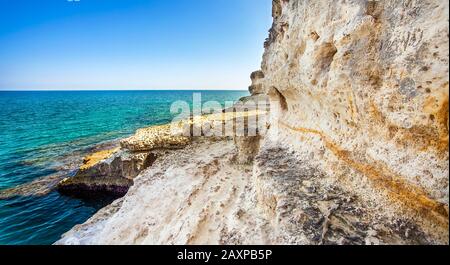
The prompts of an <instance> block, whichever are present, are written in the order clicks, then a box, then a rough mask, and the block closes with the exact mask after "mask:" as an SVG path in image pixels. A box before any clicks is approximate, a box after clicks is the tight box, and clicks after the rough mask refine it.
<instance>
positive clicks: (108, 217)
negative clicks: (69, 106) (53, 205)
mask: <svg viewBox="0 0 450 265" xmlns="http://www.w3.org/2000/svg"><path fill="white" fill-rule="evenodd" d="M273 18H274V22H273V26H272V28H271V29H270V34H269V37H268V39H267V41H266V42H265V53H264V56H263V62H262V65H261V69H260V70H258V71H256V72H254V73H253V74H252V75H251V79H252V84H251V86H250V88H249V90H250V92H251V93H252V94H253V97H251V98H253V99H258V98H266V97H269V99H270V112H269V118H268V119H267V124H264V128H267V130H265V129H264V133H262V135H256V136H252V137H248V136H235V137H233V140H231V139H230V138H229V137H223V138H208V137H203V136H204V135H205V134H202V137H197V138H195V139H190V140H191V141H189V143H188V145H187V147H185V148H184V149H180V150H165V151H162V152H161V153H160V155H158V159H157V160H156V161H155V163H154V164H153V165H152V166H151V167H149V168H147V169H145V170H144V171H143V172H142V173H141V174H139V175H138V176H137V177H136V178H135V181H134V184H133V186H132V187H131V188H130V190H129V191H128V193H127V194H126V195H125V197H123V198H122V199H120V200H118V201H116V202H114V203H113V204H112V205H110V206H108V207H106V208H104V209H102V210H101V211H100V212H99V213H97V214H96V215H94V216H93V217H92V218H91V219H90V220H89V221H87V222H86V223H85V224H82V225H80V226H77V227H75V228H73V229H72V230H71V231H69V232H68V233H67V234H66V235H64V236H63V238H62V239H61V240H60V241H58V242H57V243H58V244H111V243H113V244H205V243H207V244H448V236H449V233H448V214H449V208H448V202H449V194H448V193H449V190H448V189H449V187H448V180H449V177H448V173H449V172H448V170H449V164H448V159H449V153H448V126H449V123H448V49H449V43H448V31H449V29H448V3H447V2H446V1H437V0H426V1H415V0H408V1H394V0H393V1H365V0H353V1H352V0H340V1H339V0H338V1H328V0H314V1H312V0H310V1H307V0H304V1H300V0H274V1H273ZM251 98H247V99H245V100H250V99H251ZM265 114H266V113H265V112H264V115H265ZM206 120H207V119H206ZM219 121H220V122H219V123H218V124H220V125H221V124H222V120H219ZM193 126H196V125H195V124H194V125H193ZM213 129H214V130H216V129H219V130H220V131H221V130H222V127H218V128H213ZM260 129H261V128H260ZM150 131H153V130H150ZM261 132H262V131H261ZM141 134H142V133H141ZM150 135H153V134H150ZM169 138H170V137H169ZM131 139H132V140H133V141H130V142H129V144H130V146H135V147H138V148H137V149H138V150H141V151H143V150H147V149H146V148H144V149H142V148H141V146H147V145H148V144H150V145H153V143H156V142H155V140H154V137H149V136H148V135H147V134H142V137H137V136H136V137H132V138H131ZM167 141H168V142H166V140H163V141H157V142H158V145H162V146H166V145H169V146H171V144H170V143H171V141H172V140H170V139H167ZM130 146H128V148H130Z"/></svg>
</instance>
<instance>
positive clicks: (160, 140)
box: [120, 125, 189, 152]
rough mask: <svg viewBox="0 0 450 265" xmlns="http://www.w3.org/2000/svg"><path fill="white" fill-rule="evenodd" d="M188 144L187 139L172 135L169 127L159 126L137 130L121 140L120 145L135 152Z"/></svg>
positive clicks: (175, 147) (180, 146)
mask: <svg viewBox="0 0 450 265" xmlns="http://www.w3.org/2000/svg"><path fill="white" fill-rule="evenodd" d="M188 143H189V138H188V137H185V136H182V135H173V134H172V133H171V128H170V125H160V126H152V127H148V128H143V129H139V130H137V131H136V133H135V134H134V135H132V136H131V137H129V138H126V139H124V140H122V141H121V142H120V145H121V146H122V148H125V149H128V150H130V151H133V152H137V151H151V150H154V149H158V148H167V149H170V148H174V149H177V148H183V147H184V146H186V144H188Z"/></svg>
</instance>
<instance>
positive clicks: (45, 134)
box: [0, 91, 248, 244]
mask: <svg viewBox="0 0 450 265" xmlns="http://www.w3.org/2000/svg"><path fill="white" fill-rule="evenodd" d="M193 92H194V91H39V92H38V91H34V92H31V91H26V92H25V91H21V92H18V91H17V92H8V91H0V192H1V191H5V190H7V189H10V188H14V187H17V186H19V185H22V184H26V183H29V182H30V181H33V180H36V179H38V178H42V177H46V176H50V175H52V174H57V173H58V171H59V170H61V168H64V166H65V165H64V163H67V162H66V161H70V159H69V160H68V159H67V158H68V157H72V158H73V159H74V160H81V159H82V158H81V157H80V156H79V155H80V154H83V152H86V150H89V149H90V148H93V146H96V145H98V144H101V143H107V142H108V141H112V140H115V139H119V138H122V137H126V136H128V135H131V134H133V133H134V131H135V130H136V129H137V128H141V127H145V126H149V125H156V124H164V123H167V122H170V121H171V120H172V119H173V117H174V114H171V113H170V106H171V104H172V103H173V102H175V101H177V100H184V101H187V102H188V103H190V104H191V103H192V95H193ZM197 92H199V91H197ZM247 95H248V92H246V91H201V97H202V101H203V102H205V101H210V100H215V101H218V102H220V103H221V104H222V105H223V104H224V102H225V101H235V100H238V99H239V98H240V97H243V96H247ZM109 202H110V201H108V200H107V199H101V200H100V199H99V200H93V201H86V200H80V199H76V198H71V197H66V196H62V195H60V194H59V193H58V192H57V191H51V192H49V193H46V194H45V195H39V194H37V195H35V194H34V195H25V196H24V195H15V196H13V197H8V198H4V199H0V244H52V243H54V242H55V241H56V240H58V239H59V238H60V236H61V235H62V234H63V233H65V232H66V231H68V230H70V229H71V228H72V227H73V226H74V225H76V224H80V223H83V222H84V221H86V220H87V219H88V218H89V217H91V216H92V215H93V214H94V213H95V212H96V211H97V210H98V209H100V208H101V207H104V206H105V205H106V204H107V203H109Z"/></svg>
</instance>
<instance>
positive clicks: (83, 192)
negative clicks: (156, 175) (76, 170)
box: [57, 176, 133, 198]
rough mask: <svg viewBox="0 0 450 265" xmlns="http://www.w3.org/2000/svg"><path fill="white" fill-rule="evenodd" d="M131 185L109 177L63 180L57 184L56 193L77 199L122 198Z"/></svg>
mask: <svg viewBox="0 0 450 265" xmlns="http://www.w3.org/2000/svg"><path fill="white" fill-rule="evenodd" d="M131 185H133V180H131V179H126V178H111V177H87V176H84V177H77V178H75V177H74V178H69V179H66V180H63V181H62V182H60V183H59V184H58V187H57V188H58V191H59V192H60V193H61V194H63V195H69V196H74V197H79V198H93V197H99V196H114V197H122V196H124V195H125V194H126V193H127V192H128V189H129V188H130V187H131Z"/></svg>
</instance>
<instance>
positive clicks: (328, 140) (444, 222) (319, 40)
mask: <svg viewBox="0 0 450 265" xmlns="http://www.w3.org/2000/svg"><path fill="white" fill-rule="evenodd" d="M273 17H274V22H273V26H272V29H271V30H270V36H269V38H268V39H267V41H266V43H265V47H266V50H265V53H264V56H263V62H262V72H263V75H264V79H263V80H259V82H260V84H262V90H263V91H264V93H265V94H267V95H269V97H270V99H271V122H270V129H269V131H268V134H267V136H266V139H265V140H266V142H275V143H276V145H277V146H283V147H287V148H289V149H291V150H293V151H295V153H296V155H295V156H296V157H297V158H296V159H298V160H300V161H302V163H303V164H304V165H305V166H306V167H308V168H309V167H310V168H315V169H316V171H320V172H322V173H321V174H323V175H324V176H323V178H325V179H327V180H328V181H329V182H330V183H331V182H335V183H336V185H339V186H340V187H341V188H342V189H343V190H346V191H348V192H352V193H354V194H355V195H357V196H359V197H360V200H361V201H362V203H363V205H364V207H366V208H367V210H371V209H379V211H380V212H381V214H382V215H384V217H383V218H387V219H388V220H389V222H395V220H397V219H400V218H402V219H407V220H408V222H410V223H413V224H414V225H415V226H416V231H419V230H420V231H422V232H423V233H425V234H427V236H428V237H430V238H431V241H432V242H434V243H448V200H449V199H448V198H449V197H448V193H449V186H448V180H449V178H448V173H449V172H448V169H449V165H448V158H449V157H448V56H449V53H448V48H449V43H448V3H447V1H437V0H429V1H414V0H412V1H332V2H330V1H296V0H290V1H287V0H275V1H273ZM261 150H262V152H265V150H266V147H265V144H264V143H263V145H262V147H261ZM256 167H257V168H258V164H257V165H256ZM261 171H262V170H261ZM277 174H278V173H277V172H274V173H273V174H272V177H274V178H277ZM265 178H267V176H265ZM280 185H281V184H280ZM271 190H273V186H271V187H270V189H268V190H267V191H265V193H264V194H265V195H264V196H263V197H265V198H266V197H267V198H271V196H275V195H274V194H273V193H275V191H273V192H271ZM275 197H276V196H275ZM267 198H266V200H267ZM373 218H375V217H373ZM386 222H388V221H386ZM371 229H372V228H371ZM424 238H425V237H424Z"/></svg>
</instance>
